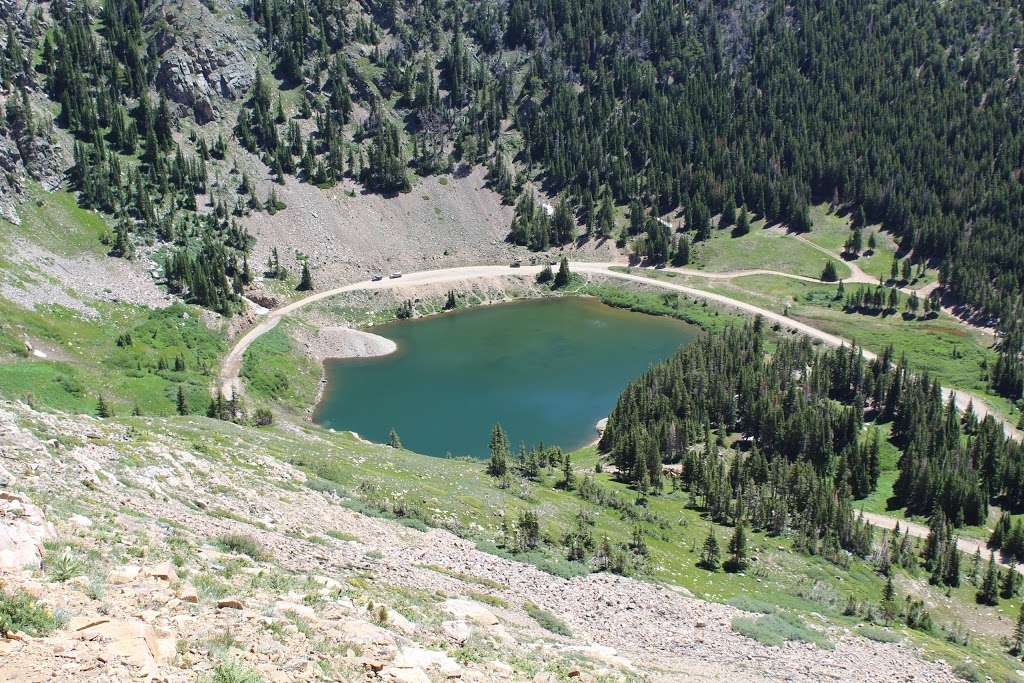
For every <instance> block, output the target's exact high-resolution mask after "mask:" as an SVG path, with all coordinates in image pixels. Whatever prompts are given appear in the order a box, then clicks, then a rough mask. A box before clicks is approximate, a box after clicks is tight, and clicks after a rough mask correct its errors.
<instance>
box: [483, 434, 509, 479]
mask: <svg viewBox="0 0 1024 683" xmlns="http://www.w3.org/2000/svg"><path fill="white" fill-rule="evenodd" d="M490 450H491V457H490V459H489V460H488V461H487V474H489V475H491V476H492V477H503V476H505V474H506V473H507V472H508V458H509V447H508V437H507V436H505V430H504V429H502V428H501V425H500V424H497V423H495V425H494V427H492V428H491V443H490Z"/></svg>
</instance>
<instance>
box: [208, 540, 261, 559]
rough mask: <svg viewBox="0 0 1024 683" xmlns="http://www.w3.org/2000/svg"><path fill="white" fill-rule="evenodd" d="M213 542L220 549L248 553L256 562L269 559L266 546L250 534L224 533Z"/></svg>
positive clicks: (242, 553)
mask: <svg viewBox="0 0 1024 683" xmlns="http://www.w3.org/2000/svg"><path fill="white" fill-rule="evenodd" d="M215 544H216V546H217V547H218V548H220V549H221V550H225V551H228V552H233V553H239V554H241V555H248V556H249V557H250V558H252V559H253V560H256V561H257V562H263V561H266V560H269V559H270V553H268V552H267V550H266V548H264V547H263V544H262V543H260V542H259V541H257V540H256V539H255V538H253V537H252V536H245V535H243V534H224V535H222V536H218V537H217V540H216V542H215Z"/></svg>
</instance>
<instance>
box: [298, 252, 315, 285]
mask: <svg viewBox="0 0 1024 683" xmlns="http://www.w3.org/2000/svg"><path fill="white" fill-rule="evenodd" d="M298 290H299V291H300V292H311V291H313V274H312V273H310V272H309V259H306V260H304V261H303V262H302V277H301V279H300V280H299V286H298Z"/></svg>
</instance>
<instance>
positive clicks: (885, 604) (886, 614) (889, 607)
mask: <svg viewBox="0 0 1024 683" xmlns="http://www.w3.org/2000/svg"><path fill="white" fill-rule="evenodd" d="M881 607H882V618H883V619H885V622H886V623H889V622H891V621H892V620H893V619H895V618H896V587H895V586H893V585H892V576H891V575H890V576H888V577H887V578H886V580H885V587H884V588H882V606H881Z"/></svg>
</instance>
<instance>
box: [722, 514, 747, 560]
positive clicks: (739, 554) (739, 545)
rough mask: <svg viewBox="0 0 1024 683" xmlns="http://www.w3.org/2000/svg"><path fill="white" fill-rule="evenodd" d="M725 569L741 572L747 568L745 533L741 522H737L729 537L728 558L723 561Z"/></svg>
mask: <svg viewBox="0 0 1024 683" xmlns="http://www.w3.org/2000/svg"><path fill="white" fill-rule="evenodd" d="M724 568H725V571H727V572H732V573H735V572H741V571H743V570H744V569H746V568H747V535H746V531H745V530H744V529H743V523H742V522H738V523H737V524H736V528H735V530H733V533H732V538H730V539H729V559H728V560H726V561H725V565H724Z"/></svg>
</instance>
